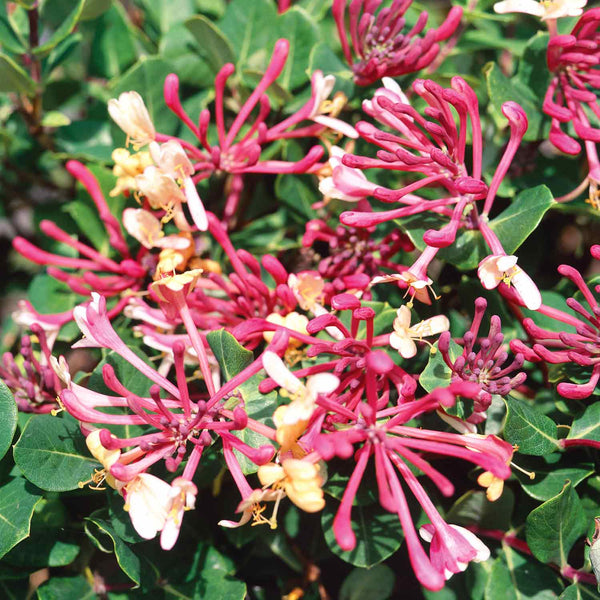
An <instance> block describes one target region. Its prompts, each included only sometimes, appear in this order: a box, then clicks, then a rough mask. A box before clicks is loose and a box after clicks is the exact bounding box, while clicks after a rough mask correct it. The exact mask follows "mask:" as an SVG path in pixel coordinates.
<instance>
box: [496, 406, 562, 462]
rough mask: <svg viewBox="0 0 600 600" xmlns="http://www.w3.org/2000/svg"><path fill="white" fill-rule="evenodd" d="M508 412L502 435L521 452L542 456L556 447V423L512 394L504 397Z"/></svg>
mask: <svg viewBox="0 0 600 600" xmlns="http://www.w3.org/2000/svg"><path fill="white" fill-rule="evenodd" d="M505 402H506V406H507V409H508V412H507V414H506V424H505V426H504V437H505V438H506V440H507V441H508V442H510V443H511V444H516V445H517V446H519V452H520V453H522V454H532V455H534V456H543V455H544V454H549V453H550V452H554V451H555V450H557V449H558V447H559V443H558V440H557V439H556V424H555V423H554V421H553V420H552V419H550V418H549V417H547V416H546V415H543V414H541V413H539V412H538V411H537V410H536V409H535V408H532V407H531V406H529V405H528V404H526V403H525V402H522V401H521V400H517V399H516V398H513V397H512V396H508V397H507V398H505Z"/></svg>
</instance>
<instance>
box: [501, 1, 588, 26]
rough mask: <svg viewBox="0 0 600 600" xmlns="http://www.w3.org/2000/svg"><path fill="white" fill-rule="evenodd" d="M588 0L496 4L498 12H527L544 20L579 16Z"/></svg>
mask: <svg viewBox="0 0 600 600" xmlns="http://www.w3.org/2000/svg"><path fill="white" fill-rule="evenodd" d="M586 4H587V0H542V1H541V2H536V0H503V1H502V2H496V4H494V10H495V11H496V12H497V13H500V14H505V13H513V12H518V13H525V14H528V15H533V16H535V17H539V18H540V19H542V21H545V20H547V19H560V18H561V17H578V16H580V15H581V14H582V13H583V8H584V7H585V5H586Z"/></svg>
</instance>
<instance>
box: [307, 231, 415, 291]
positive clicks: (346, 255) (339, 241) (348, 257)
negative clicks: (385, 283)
mask: <svg viewBox="0 0 600 600" xmlns="http://www.w3.org/2000/svg"><path fill="white" fill-rule="evenodd" d="M316 242H325V243H326V244H327V245H328V251H327V255H326V256H323V257H322V258H321V260H319V265H318V269H319V274H320V275H321V277H322V278H323V279H324V280H325V285H324V288H323V293H324V295H325V301H326V302H327V303H329V302H330V300H331V298H332V296H334V295H336V294H339V293H341V292H345V291H347V290H348V289H351V288H353V287H354V286H356V287H366V286H364V285H363V286H358V285H357V284H358V281H357V279H358V277H361V276H362V277H363V278H364V279H365V284H368V283H369V282H370V281H371V280H372V279H373V278H374V277H376V276H381V275H383V274H384V273H389V272H391V273H399V272H401V271H403V270H404V269H406V267H405V266H403V265H400V264H398V263H396V262H394V261H393V257H394V256H395V255H396V254H397V253H398V252H400V251H403V252H411V251H412V250H414V245H413V244H412V242H411V241H410V240H409V238H408V236H407V235H406V234H404V233H402V232H401V231H400V230H398V229H396V230H394V231H392V232H391V233H389V234H388V235H386V236H384V237H383V238H381V239H378V238H377V237H376V236H375V235H374V228H367V227H364V228H360V229H359V228H355V227H346V226H343V225H338V226H337V227H336V228H335V229H332V228H331V227H329V226H328V225H327V224H326V223H325V221H322V220H321V219H313V220H311V221H309V222H308V223H307V224H306V231H305V233H304V236H303V238H302V245H303V246H305V247H311V246H314V245H315V243H316Z"/></svg>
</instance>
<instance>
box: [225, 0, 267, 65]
mask: <svg viewBox="0 0 600 600" xmlns="http://www.w3.org/2000/svg"><path fill="white" fill-rule="evenodd" d="M276 18H277V11H276V9H275V4H274V3H273V2H271V1H270V0H252V2H248V0H233V1H232V2H230V3H229V4H228V5H227V10H226V12H225V15H224V16H223V19H222V21H220V22H219V24H218V25H219V29H220V30H221V31H222V32H223V34H224V35H225V37H226V38H227V39H228V40H229V42H230V43H231V45H232V47H233V49H234V51H235V53H236V55H237V64H238V67H239V66H247V65H248V62H249V59H250V57H252V55H254V54H255V53H256V54H260V56H261V58H262V60H263V61H265V62H266V59H267V56H266V55H265V49H266V51H267V52H270V51H271V50H272V48H273V42H274V40H273V23H275V20H276ZM254 66H256V65H254Z"/></svg>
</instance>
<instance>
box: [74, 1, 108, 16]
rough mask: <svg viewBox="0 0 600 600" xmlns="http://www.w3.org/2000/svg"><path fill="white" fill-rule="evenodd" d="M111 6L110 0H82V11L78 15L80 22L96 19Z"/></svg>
mask: <svg viewBox="0 0 600 600" xmlns="http://www.w3.org/2000/svg"><path fill="white" fill-rule="evenodd" d="M111 6H112V0H84V3H83V10H82V11H81V14H80V15H79V20H80V21H89V20H91V19H96V18H98V17H99V16H100V15H101V14H102V13H105V12H106V11H107V10H108V9H109V8H110V7H111Z"/></svg>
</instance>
